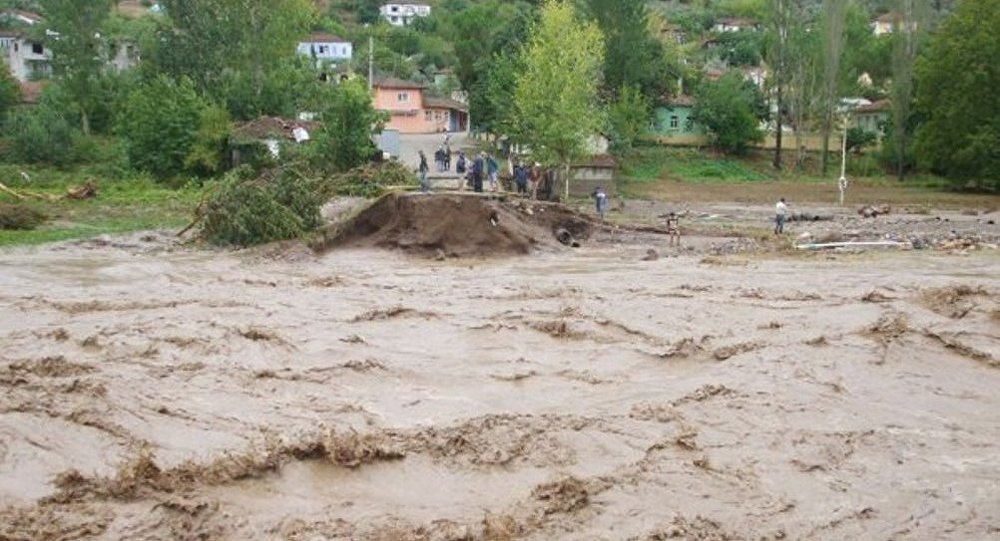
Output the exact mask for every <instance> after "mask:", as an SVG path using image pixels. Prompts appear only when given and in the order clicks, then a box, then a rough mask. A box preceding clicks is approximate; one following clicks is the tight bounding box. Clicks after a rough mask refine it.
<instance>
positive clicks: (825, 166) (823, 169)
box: [820, 104, 833, 177]
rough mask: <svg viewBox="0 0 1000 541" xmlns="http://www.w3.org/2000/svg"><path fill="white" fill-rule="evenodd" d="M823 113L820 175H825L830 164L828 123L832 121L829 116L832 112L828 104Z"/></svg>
mask: <svg viewBox="0 0 1000 541" xmlns="http://www.w3.org/2000/svg"><path fill="white" fill-rule="evenodd" d="M825 113H826V114H825V115H823V129H822V130H821V131H822V136H823V159H822V161H821V162H820V163H821V164H822V166H821V167H820V175H821V176H823V177H826V172H827V169H829V165H830V125H831V124H832V123H833V119H832V118H831V117H832V116H833V112H832V111H831V110H830V107H829V104H828V105H827V109H826V111H825Z"/></svg>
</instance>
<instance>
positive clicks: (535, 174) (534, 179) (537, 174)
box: [528, 162, 542, 199]
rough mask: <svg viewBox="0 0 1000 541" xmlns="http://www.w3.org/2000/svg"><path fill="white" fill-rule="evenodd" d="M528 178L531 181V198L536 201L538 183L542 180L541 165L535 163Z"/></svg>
mask: <svg viewBox="0 0 1000 541" xmlns="http://www.w3.org/2000/svg"><path fill="white" fill-rule="evenodd" d="M528 178H529V179H530V180H531V198H532V199H538V183H539V182H541V180H542V164H540V163H538V162H535V165H534V166H533V167H532V168H531V174H530V175H529V177H528Z"/></svg>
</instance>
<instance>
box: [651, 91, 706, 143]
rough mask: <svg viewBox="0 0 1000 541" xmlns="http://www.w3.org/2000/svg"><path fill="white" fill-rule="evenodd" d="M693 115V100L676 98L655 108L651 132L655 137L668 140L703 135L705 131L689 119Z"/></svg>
mask: <svg viewBox="0 0 1000 541" xmlns="http://www.w3.org/2000/svg"><path fill="white" fill-rule="evenodd" d="M693 113H694V98H692V97H691V96H686V95H680V96H677V97H676V98H674V99H672V100H670V102H668V103H667V104H666V105H661V106H658V107H657V108H656V110H655V118H654V119H653V125H652V130H651V131H652V133H653V135H655V136H657V137H668V138H670V137H687V136H702V135H705V129H704V128H703V127H702V126H701V125H699V124H698V123H696V122H695V121H694V120H693V119H692V118H691V115H692V114H693Z"/></svg>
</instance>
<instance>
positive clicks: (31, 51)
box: [0, 30, 52, 83]
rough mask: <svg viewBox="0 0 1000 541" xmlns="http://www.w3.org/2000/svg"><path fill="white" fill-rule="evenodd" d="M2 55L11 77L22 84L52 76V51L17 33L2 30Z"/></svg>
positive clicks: (40, 43) (0, 50) (0, 49)
mask: <svg viewBox="0 0 1000 541" xmlns="http://www.w3.org/2000/svg"><path fill="white" fill-rule="evenodd" d="M0 55H2V56H3V59H4V63H6V64H7V69H9V70H10V73H11V75H13V76H14V78H15V79H17V80H18V81H20V82H22V83H23V82H25V81H31V80H35V79H43V78H45V77H48V76H49V75H51V74H52V51H51V50H50V49H49V48H48V47H46V46H45V44H43V43H42V42H40V41H35V40H32V39H29V38H26V37H24V36H22V35H21V34H19V33H17V32H9V31H5V30H0Z"/></svg>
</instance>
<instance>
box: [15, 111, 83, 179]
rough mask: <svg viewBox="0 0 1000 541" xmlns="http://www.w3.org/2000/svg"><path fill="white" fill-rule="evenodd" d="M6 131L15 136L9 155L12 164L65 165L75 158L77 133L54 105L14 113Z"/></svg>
mask: <svg viewBox="0 0 1000 541" xmlns="http://www.w3.org/2000/svg"><path fill="white" fill-rule="evenodd" d="M6 131H7V132H8V133H10V134H11V136H10V139H9V140H8V144H9V147H8V149H7V154H8V155H9V156H10V158H11V160H12V161H15V162H20V163H47V164H51V165H56V166H63V165H67V164H69V163H70V161H71V160H72V159H73V156H74V154H73V147H74V145H73V143H74V135H73V134H74V130H73V128H72V127H71V126H70V123H69V121H68V120H67V119H66V117H65V116H64V115H63V114H62V112H61V111H60V110H59V109H58V108H57V107H55V106H54V105H53V104H50V103H45V102H43V103H39V104H38V105H37V106H36V107H33V108H31V109H21V110H18V111H16V112H14V113H13V114H11V115H10V116H9V117H8V118H7V123H6Z"/></svg>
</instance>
